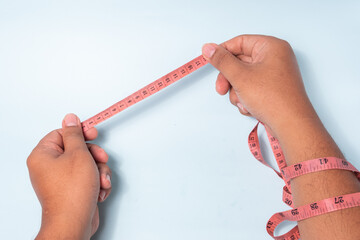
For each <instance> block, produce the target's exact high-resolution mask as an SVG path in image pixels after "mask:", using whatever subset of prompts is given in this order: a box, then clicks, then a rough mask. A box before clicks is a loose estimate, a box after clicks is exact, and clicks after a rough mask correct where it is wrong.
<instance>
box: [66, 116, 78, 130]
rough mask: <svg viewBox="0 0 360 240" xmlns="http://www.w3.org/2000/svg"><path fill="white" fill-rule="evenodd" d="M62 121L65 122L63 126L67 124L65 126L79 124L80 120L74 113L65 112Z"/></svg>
mask: <svg viewBox="0 0 360 240" xmlns="http://www.w3.org/2000/svg"><path fill="white" fill-rule="evenodd" d="M64 123H65V126H67V127H73V126H79V125H80V120H79V118H78V117H77V116H76V115H75V114H73V113H69V114H66V116H65V118H64Z"/></svg>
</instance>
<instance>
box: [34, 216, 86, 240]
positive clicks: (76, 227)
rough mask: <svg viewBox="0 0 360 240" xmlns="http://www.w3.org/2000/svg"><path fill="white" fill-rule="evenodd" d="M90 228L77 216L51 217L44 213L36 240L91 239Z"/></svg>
mask: <svg viewBox="0 0 360 240" xmlns="http://www.w3.org/2000/svg"><path fill="white" fill-rule="evenodd" d="M90 226H91V224H90V223H87V222H84V221H82V220H81V219H78V218H76V217H75V216H65V215H57V216H50V215H48V214H46V213H44V212H43V215H42V220H41V228H40V231H39V233H38V235H37V237H36V239H37V240H40V239H41V240H42V239H90V233H91V229H90Z"/></svg>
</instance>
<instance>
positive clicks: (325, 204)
mask: <svg viewBox="0 0 360 240" xmlns="http://www.w3.org/2000/svg"><path fill="white" fill-rule="evenodd" d="M206 64H207V61H206V59H205V58H204V57H203V56H198V57H196V58H194V59H193V60H191V61H190V62H188V63H186V64H184V65H183V66H181V67H179V68H177V69H175V70H174V71H172V72H170V73H168V74H166V75H165V76H163V77H161V78H159V79H158V80H156V81H154V82H152V83H150V84H149V85H147V86H145V87H143V88H141V89H140V90H138V91H136V92H135V93H133V94H131V95H129V96H127V97H126V98H124V99H123V100H120V101H119V102H117V103H115V104H114V105H112V106H111V107H109V108H107V109H105V110H104V111H102V112H100V113H98V114H96V115H95V116H93V117H91V118H89V119H87V120H85V121H84V122H82V128H83V131H84V132H86V131H87V130H89V129H90V128H92V127H94V126H96V125H97V124H99V123H101V122H103V121H105V120H106V119H109V118H110V117H112V116H114V115H116V114H118V113H119V112H122V111H123V110H125V109H126V108H128V107H130V106H132V105H134V104H136V103H138V102H140V101H141V100H143V99H145V98H147V97H149V96H151V95H153V94H155V93H157V92H159V91H160V90H162V89H164V88H166V87H167V86H169V85H171V84H172V83H174V82H176V81H178V80H180V79H182V78H183V77H185V76H187V75H188V74H190V73H192V72H194V71H195V70H197V69H199V68H201V67H202V66H205V65H206ZM258 126H259V123H258V124H257V125H256V126H255V128H254V129H253V130H252V131H251V133H250V135H249V138H248V142H249V147H250V151H251V153H252V154H253V155H254V157H255V158H256V159H257V160H259V161H260V162H261V163H263V164H264V165H266V166H268V167H270V165H269V164H267V163H266V162H265V160H264V158H263V156H262V154H261V149H260V145H259V138H258V134H257V129H258ZM267 135H268V138H269V141H270V145H271V148H272V151H273V153H274V156H275V159H276V162H277V164H278V166H279V169H280V172H279V171H277V170H275V169H273V170H274V171H275V173H276V174H277V175H278V176H279V177H280V178H282V179H283V180H284V181H285V186H284V188H283V201H284V202H285V203H286V204H287V205H288V206H290V207H292V208H293V207H294V206H293V201H292V195H291V188H290V180H291V179H293V178H295V177H298V176H301V175H304V174H308V173H313V172H317V171H323V170H328V169H343V170H348V171H352V172H354V173H355V174H356V176H357V178H358V179H359V180H360V173H359V171H358V170H357V169H356V168H355V167H354V166H353V165H351V164H350V163H349V162H348V161H346V160H344V159H339V158H335V157H327V158H318V159H313V160H308V161H305V162H302V163H299V164H295V165H292V166H286V161H285V158H284V154H283V152H282V150H281V148H280V144H279V142H278V140H277V139H275V138H274V137H272V136H271V135H270V134H269V133H267ZM270 168H271V167H270ZM357 206H360V192H359V193H353V194H347V195H342V196H336V197H332V198H328V199H324V200H321V201H318V202H314V203H311V204H309V205H305V206H301V207H297V208H293V209H291V210H288V211H285V212H279V213H275V214H274V215H273V216H272V217H271V218H270V219H269V221H268V222H267V224H266V230H267V232H268V233H269V234H270V236H272V237H273V238H274V239H279V240H280V239H284V240H285V239H286V240H295V239H299V238H300V233H299V229H298V227H297V226H296V227H294V228H293V229H291V230H290V231H289V232H287V233H286V234H284V235H281V236H274V231H275V228H276V227H277V226H278V225H279V224H280V223H281V222H283V221H285V220H288V221H300V220H304V219H307V218H310V217H314V216H318V215H321V214H325V213H329V212H333V211H337V210H341V209H346V208H351V207H357Z"/></svg>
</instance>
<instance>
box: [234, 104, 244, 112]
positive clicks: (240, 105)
mask: <svg viewBox="0 0 360 240" xmlns="http://www.w3.org/2000/svg"><path fill="white" fill-rule="evenodd" d="M236 105H237V106H238V108H239V109H241V110H242V111H245V110H244V106H243V105H242V104H241V103H237V104H236Z"/></svg>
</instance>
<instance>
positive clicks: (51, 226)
mask: <svg viewBox="0 0 360 240" xmlns="http://www.w3.org/2000/svg"><path fill="white" fill-rule="evenodd" d="M96 137H97V131H96V129H95V128H93V129H90V130H89V131H87V132H86V134H85V136H84V135H83V132H82V129H81V126H80V120H79V119H78V118H77V117H76V116H75V115H74V114H68V115H66V117H65V119H64V121H63V127H62V128H61V129H57V130H54V131H52V132H50V133H49V134H48V135H46V136H45V137H44V138H43V139H42V140H41V141H40V142H39V144H38V145H37V146H36V148H35V149H34V150H33V151H32V153H31V154H30V156H29V157H28V160H27V164H28V168H29V172H30V178H31V183H32V185H33V187H34V190H35V192H36V195H37V196H38V198H39V201H40V203H41V206H42V221H41V229H40V231H39V234H38V236H37V238H36V239H89V238H90V236H92V235H93V234H94V233H95V232H96V230H97V228H98V226H99V211H98V207H97V203H98V202H102V201H104V200H105V199H106V198H107V197H108V196H109V194H110V192H111V181H110V178H111V171H110V168H109V167H108V166H107V165H106V163H107V161H108V155H107V154H106V153H105V151H104V150H103V149H102V148H100V147H99V146H97V145H95V144H90V143H86V142H85V139H86V140H94V139H95V138H96Z"/></svg>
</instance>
